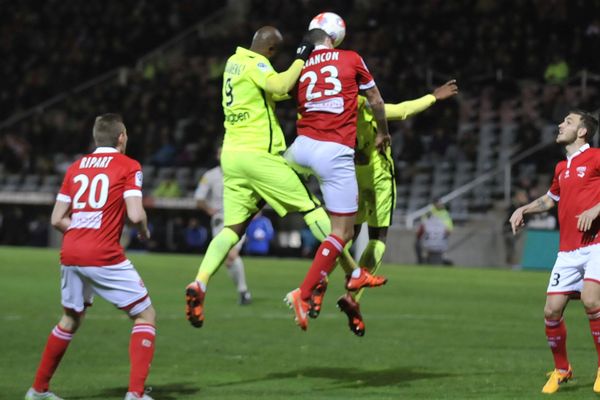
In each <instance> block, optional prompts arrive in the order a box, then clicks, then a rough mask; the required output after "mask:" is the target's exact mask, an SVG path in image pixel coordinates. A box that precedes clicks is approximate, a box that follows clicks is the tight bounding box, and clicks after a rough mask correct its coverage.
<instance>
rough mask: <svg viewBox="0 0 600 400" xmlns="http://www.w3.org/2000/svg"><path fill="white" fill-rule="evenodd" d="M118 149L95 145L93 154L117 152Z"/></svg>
mask: <svg viewBox="0 0 600 400" xmlns="http://www.w3.org/2000/svg"><path fill="white" fill-rule="evenodd" d="M118 152H119V150H117V149H115V148H114V147H97V148H96V150H94V153H93V154H96V153H118Z"/></svg>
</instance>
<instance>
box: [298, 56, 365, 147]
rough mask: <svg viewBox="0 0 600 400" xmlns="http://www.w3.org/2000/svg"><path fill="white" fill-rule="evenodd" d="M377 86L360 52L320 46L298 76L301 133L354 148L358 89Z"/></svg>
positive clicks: (299, 125)
mask: <svg viewBox="0 0 600 400" xmlns="http://www.w3.org/2000/svg"><path fill="white" fill-rule="evenodd" d="M374 86H375V81H374V80H373V77H372V76H371V73H370V72H369V70H368V69H367V66H366V65H365V63H364V61H363V59H362V58H361V57H360V56H359V55H358V54H357V53H355V52H354V51H350V50H338V49H327V48H325V47H323V46H317V48H316V49H315V50H314V51H313V52H312V54H311V55H310V58H309V59H308V60H307V61H306V64H305V65H304V69H303V70H302V74H301V75H300V79H299V80H298V113H299V114H300V118H299V119H298V121H297V122H296V126H297V128H298V135H305V136H308V137H310V138H312V139H315V140H322V141H328V142H336V143H341V144H344V145H346V146H349V147H352V148H354V146H355V145H356V114H357V95H358V91H359V90H366V89H370V88H372V87H374Z"/></svg>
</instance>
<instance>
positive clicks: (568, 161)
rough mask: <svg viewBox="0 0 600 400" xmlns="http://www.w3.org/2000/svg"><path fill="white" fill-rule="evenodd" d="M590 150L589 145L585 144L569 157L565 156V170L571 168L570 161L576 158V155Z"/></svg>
mask: <svg viewBox="0 0 600 400" xmlns="http://www.w3.org/2000/svg"><path fill="white" fill-rule="evenodd" d="M589 148H590V144H589V143H586V144H584V145H583V146H581V147H580V148H579V150H577V151H576V152H575V153H573V154H571V155H570V156H567V168H569V167H570V166H571V161H572V160H573V159H574V158H575V157H577V156H578V155H580V154H581V153H583V152H584V151H586V150H587V149H589Z"/></svg>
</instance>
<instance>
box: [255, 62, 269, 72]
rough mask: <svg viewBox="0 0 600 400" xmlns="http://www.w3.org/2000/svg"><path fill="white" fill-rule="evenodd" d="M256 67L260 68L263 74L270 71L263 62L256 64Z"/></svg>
mask: <svg viewBox="0 0 600 400" xmlns="http://www.w3.org/2000/svg"><path fill="white" fill-rule="evenodd" d="M256 66H257V67H258V69H260V70H261V71H263V72H267V71H268V70H269V67H268V66H267V64H265V63H263V62H259V63H258V64H256Z"/></svg>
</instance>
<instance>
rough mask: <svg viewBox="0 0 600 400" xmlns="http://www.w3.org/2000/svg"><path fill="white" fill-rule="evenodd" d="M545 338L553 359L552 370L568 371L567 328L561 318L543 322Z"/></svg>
mask: <svg viewBox="0 0 600 400" xmlns="http://www.w3.org/2000/svg"><path fill="white" fill-rule="evenodd" d="M544 322H545V323H546V337H547V338H548V345H549V346H550V350H552V356H553V357H554V368H556V369H562V370H565V371H566V370H568V369H569V360H568V359H567V327H566V325H565V322H564V321H563V319H562V317H561V318H560V319H559V320H548V319H547V320H545V321H544Z"/></svg>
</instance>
